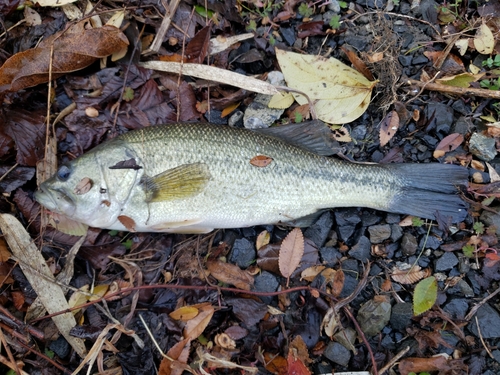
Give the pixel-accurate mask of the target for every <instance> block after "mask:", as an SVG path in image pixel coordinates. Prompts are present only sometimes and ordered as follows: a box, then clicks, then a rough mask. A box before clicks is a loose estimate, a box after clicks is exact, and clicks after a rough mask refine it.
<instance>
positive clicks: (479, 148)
mask: <svg viewBox="0 0 500 375" xmlns="http://www.w3.org/2000/svg"><path fill="white" fill-rule="evenodd" d="M469 150H470V152H471V153H472V154H473V155H475V156H476V157H477V158H479V159H481V160H484V161H490V160H492V159H493V158H494V157H495V156H496V155H497V149H496V145H495V139H494V138H491V137H487V136H486V135H483V134H481V133H474V134H472V136H471V137H470V141H469Z"/></svg>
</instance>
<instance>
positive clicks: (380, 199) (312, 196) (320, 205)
mask: <svg viewBox="0 0 500 375" xmlns="http://www.w3.org/2000/svg"><path fill="white" fill-rule="evenodd" d="M290 129H292V130H293V129H295V131H292V132H291V133H290V132H284V131H279V132H278V133H276V134H275V133H273V131H272V130H271V131H267V133H261V132H255V131H249V130H246V129H238V128H231V127H229V126H216V125H209V124H193V123H187V124H172V125H159V126H152V127H147V128H144V129H140V130H135V131H130V132H128V133H126V134H123V135H121V136H118V137H116V138H114V139H112V140H110V141H107V142H104V143H102V144H101V145H99V146H97V147H95V148H94V149H92V150H91V151H89V152H87V153H86V154H84V155H82V156H80V157H78V158H77V159H75V160H73V161H71V162H70V163H69V164H65V165H63V166H61V167H60V168H59V170H58V172H57V173H56V174H55V175H54V176H53V177H51V178H50V179H48V180H47V181H45V182H44V183H43V184H41V186H40V189H39V190H38V191H37V192H36V193H35V198H36V200H37V201H38V202H39V203H40V204H42V205H43V206H45V207H46V208H47V209H49V210H50V211H52V212H55V213H59V214H63V215H66V216H67V217H69V218H70V219H73V220H76V221H78V222H81V223H84V224H87V225H89V226H92V227H97V228H103V229H116V230H128V231H138V232H175V233H204V232H209V231H211V230H212V229H214V228H239V227H247V226H253V225H259V224H277V223H283V224H291V225H307V224H309V223H310V219H311V218H313V217H314V214H316V213H318V212H321V211H322V210H325V209H329V208H333V207H348V206H355V207H369V208H374V209H377V210H383V211H388V212H394V213H400V214H409V215H415V216H418V217H422V218H429V219H435V218H436V215H437V214H439V215H440V216H441V217H443V218H448V219H451V221H452V222H458V221H461V220H462V219H463V218H464V217H465V216H466V214H467V209H466V205H465V203H464V202H463V201H462V199H460V197H459V196H458V195H457V192H458V189H457V187H458V186H460V185H465V184H466V183H467V176H468V172H467V170H466V169H465V168H462V167H459V166H455V165H446V164H438V163H436V164H357V163H349V162H345V161H340V160H337V159H335V158H331V157H326V156H322V155H318V154H316V153H313V152H311V151H310V150H314V149H318V150H320V151H321V150H323V151H324V148H325V147H324V146H325V143H326V141H325V142H324V141H322V140H319V141H318V139H317V138H318V137H317V136H314V134H312V135H311V134H309V133H308V132H307V131H306V132H304V131H303V129H305V128H304V126H303V125H302V127H300V126H297V127H295V128H294V127H293V126H290ZM328 131H329V130H328ZM269 133H270V134H269ZM306 133H307V134H306ZM283 137H284V138H286V139H287V141H285V140H283V139H282V138H283ZM321 137H323V140H325V139H326V138H325V134H324V133H323V134H322V135H321ZM322 153H326V152H322Z"/></svg>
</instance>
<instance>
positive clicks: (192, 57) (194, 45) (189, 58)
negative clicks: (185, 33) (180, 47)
mask: <svg viewBox="0 0 500 375" xmlns="http://www.w3.org/2000/svg"><path fill="white" fill-rule="evenodd" d="M210 28H211V27H210V26H205V27H204V28H203V29H201V30H200V31H198V32H197V33H196V35H195V36H194V37H193V38H192V39H191V40H190V41H189V43H188V44H187V46H186V49H185V51H184V55H185V60H184V62H190V63H198V64H201V63H202V62H203V60H205V57H207V51H208V45H209V42H210Z"/></svg>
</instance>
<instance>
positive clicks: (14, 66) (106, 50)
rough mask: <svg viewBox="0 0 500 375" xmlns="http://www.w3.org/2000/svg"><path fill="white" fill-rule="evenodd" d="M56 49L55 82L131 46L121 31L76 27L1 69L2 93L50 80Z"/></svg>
mask: <svg viewBox="0 0 500 375" xmlns="http://www.w3.org/2000/svg"><path fill="white" fill-rule="evenodd" d="M52 45H53V57H52V78H53V79H54V78H57V77H60V76H62V75H64V74H65V73H68V72H74V71H76V70H80V69H83V68H85V67H87V66H89V65H90V64H92V63H93V62H94V61H96V60H97V59H98V58H102V57H106V56H109V55H111V54H113V53H114V52H116V51H119V50H121V49H122V48H124V47H125V46H127V45H128V40H127V38H126V37H125V35H124V34H123V33H122V32H121V31H120V29H118V28H116V27H114V26H109V25H104V26H103V27H100V28H95V29H85V27H84V22H80V23H77V24H75V25H73V26H72V27H70V28H69V29H67V30H65V31H64V32H60V33H58V34H56V35H54V36H53V37H51V38H47V39H45V40H44V41H42V42H41V43H40V45H39V46H38V47H37V48H32V49H29V50H26V51H23V52H19V53H16V54H15V55H14V56H12V57H10V58H9V59H7V61H5V63H4V64H3V65H2V67H0V91H14V92H15V91H19V90H21V89H24V88H27V87H32V86H36V85H38V84H40V83H44V82H47V81H48V80H49V66H50V62H51V58H50V55H51V47H52Z"/></svg>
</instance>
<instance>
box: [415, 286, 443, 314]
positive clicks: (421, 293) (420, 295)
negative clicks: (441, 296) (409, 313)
mask: <svg viewBox="0 0 500 375" xmlns="http://www.w3.org/2000/svg"><path fill="white" fill-rule="evenodd" d="M437 291H438V285H437V280H436V278H435V277H434V276H431V277H428V278H426V279H423V280H422V281H420V282H419V283H418V284H417V285H416V286H415V291H414V293H413V314H415V316H416V315H420V314H423V313H424V312H426V311H427V310H429V309H430V308H431V307H432V306H434V304H435V303H436V300H437Z"/></svg>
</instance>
